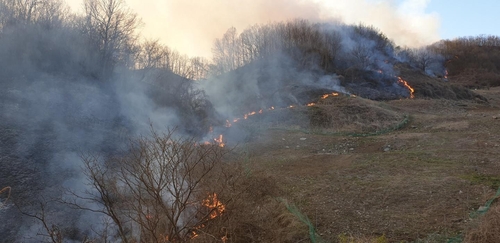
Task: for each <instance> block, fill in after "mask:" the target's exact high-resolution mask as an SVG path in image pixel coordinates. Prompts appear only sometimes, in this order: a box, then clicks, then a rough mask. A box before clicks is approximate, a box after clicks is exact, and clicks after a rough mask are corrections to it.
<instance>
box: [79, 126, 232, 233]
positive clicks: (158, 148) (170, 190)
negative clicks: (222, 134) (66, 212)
mask: <svg viewBox="0 0 500 243" xmlns="http://www.w3.org/2000/svg"><path fill="white" fill-rule="evenodd" d="M226 152H227V150H224V149H222V148H221V147H219V146H218V144H215V143H211V144H206V145H201V144H199V143H197V142H196V141H195V140H194V139H191V138H188V139H179V138H175V136H174V131H168V132H167V133H166V134H158V133H156V132H154V131H153V132H152V136H151V138H142V139H139V140H137V141H135V142H133V143H132V145H131V149H130V154H128V155H127V156H123V157H119V158H114V159H110V160H104V161H102V160H101V159H99V158H98V157H95V156H86V157H83V160H84V163H85V171H86V175H87V179H88V181H89V185H90V187H91V188H92V190H90V191H87V193H86V195H77V194H76V193H74V194H73V195H74V196H76V197H77V199H79V200H82V199H83V200H85V201H89V202H92V203H96V204H98V205H101V209H100V210H92V211H96V212H101V213H103V214H105V215H107V216H109V217H110V218H111V219H112V220H113V222H114V224H115V225H116V226H117V228H118V231H119V232H118V233H119V235H120V237H121V240H122V241H123V242H172V241H185V240H187V239H190V238H191V237H193V236H194V235H195V233H196V230H197V229H201V228H202V227H204V224H206V223H207V222H208V221H210V220H211V219H213V218H214V217H216V216H218V215H220V214H221V213H222V212H223V210H224V208H223V207H222V206H221V204H220V203H218V202H217V200H218V199H217V194H214V192H208V191H206V190H205V188H206V185H204V184H203V183H204V181H206V178H207V177H208V176H210V173H211V172H212V171H213V170H214V168H216V167H217V166H218V165H219V163H221V159H222V157H223V156H224V154H225V153H226ZM71 204H72V205H74V206H77V207H79V208H81V209H85V207H82V206H80V204H78V203H77V202H76V201H74V202H71ZM87 210H90V209H88V208H87Z"/></svg>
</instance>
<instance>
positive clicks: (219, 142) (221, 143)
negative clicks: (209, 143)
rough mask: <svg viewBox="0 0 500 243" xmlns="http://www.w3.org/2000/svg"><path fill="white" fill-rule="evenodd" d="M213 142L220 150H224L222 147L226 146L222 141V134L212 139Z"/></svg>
mask: <svg viewBox="0 0 500 243" xmlns="http://www.w3.org/2000/svg"><path fill="white" fill-rule="evenodd" d="M214 141H215V142H216V143H217V144H218V145H219V147H221V148H224V146H226V144H225V143H224V140H223V137H222V134H220V135H219V137H218V138H214Z"/></svg>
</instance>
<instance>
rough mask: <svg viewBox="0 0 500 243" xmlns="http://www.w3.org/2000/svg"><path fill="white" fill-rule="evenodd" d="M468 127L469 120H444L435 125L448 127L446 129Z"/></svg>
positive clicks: (439, 127) (440, 127) (436, 127)
mask: <svg viewBox="0 0 500 243" xmlns="http://www.w3.org/2000/svg"><path fill="white" fill-rule="evenodd" d="M467 128H469V122H467V121H459V122H443V123H440V124H437V125H435V126H434V127H433V129H446V130H464V129H467Z"/></svg>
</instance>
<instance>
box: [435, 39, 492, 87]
mask: <svg viewBox="0 0 500 243" xmlns="http://www.w3.org/2000/svg"><path fill="white" fill-rule="evenodd" d="M432 48H433V49H434V50H435V51H436V52H439V53H441V54H442V55H443V56H445V57H446V59H447V60H446V68H447V70H448V73H449V77H450V80H451V81H453V82H457V83H459V84H463V85H465V86H468V87H476V88H477V87H490V86H499V85H500V37H498V36H476V37H462V38H457V39H454V40H445V41H441V42H439V43H437V44H435V45H434V46H433V47H432Z"/></svg>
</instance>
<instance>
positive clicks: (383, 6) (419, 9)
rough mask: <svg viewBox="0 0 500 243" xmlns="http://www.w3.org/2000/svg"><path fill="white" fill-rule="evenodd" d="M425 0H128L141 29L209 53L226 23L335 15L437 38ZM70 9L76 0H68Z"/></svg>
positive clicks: (400, 36)
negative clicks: (136, 15) (141, 26)
mask: <svg viewBox="0 0 500 243" xmlns="http://www.w3.org/2000/svg"><path fill="white" fill-rule="evenodd" d="M429 1H430V0H405V1H403V2H402V3H399V4H397V3H396V2H395V1H391V0H383V1H370V0H349V1H343V0H333V1H332V0H275V1H267V0H253V1H244V0H237V1H233V0H206V1H183V0H168V1H158V0H145V1H140V0H128V1H127V4H128V5H129V6H130V7H131V8H132V9H133V10H134V11H136V12H137V13H138V14H139V16H140V17H141V18H142V20H143V22H144V26H143V34H144V35H145V36H146V37H149V38H158V39H160V40H162V42H164V43H165V44H167V45H168V46H171V47H173V48H174V49H177V50H179V51H180V52H181V53H185V54H187V55H189V56H205V57H209V56H210V55H211V48H212V45H213V41H214V40H215V38H219V37H220V36H222V34H223V33H224V32H225V31H226V30H227V29H228V28H230V27H231V26H234V27H235V28H236V29H238V30H240V31H241V30H243V29H245V28H247V27H248V26H250V25H253V24H267V23H270V22H279V21H288V20H293V19H297V18H300V19H308V20H310V21H318V20H322V21H332V20H337V21H338V20H340V21H342V22H345V23H347V24H358V23H364V24H369V25H373V26H374V27H376V28H378V29H380V30H381V31H382V32H384V33H386V34H387V36H388V37H389V38H391V39H393V40H394V41H395V43H396V44H397V45H401V46H410V47H416V46H422V45H426V44H430V43H432V42H435V41H437V40H439V38H440V36H439V33H438V28H439V17H438V16H437V14H435V13H427V12H425V9H426V6H427V4H428V3H429ZM69 2H70V5H71V6H72V7H73V8H74V9H78V8H80V5H81V3H80V1H79V0H71V1H69Z"/></svg>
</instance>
